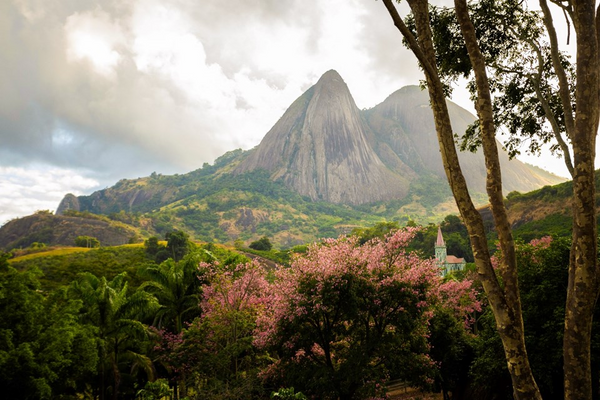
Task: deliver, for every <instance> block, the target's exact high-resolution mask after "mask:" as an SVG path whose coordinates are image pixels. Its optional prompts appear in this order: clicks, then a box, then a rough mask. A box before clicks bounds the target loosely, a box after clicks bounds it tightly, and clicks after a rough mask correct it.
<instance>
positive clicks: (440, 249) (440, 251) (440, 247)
mask: <svg viewBox="0 0 600 400" xmlns="http://www.w3.org/2000/svg"><path fill="white" fill-rule="evenodd" d="M447 257H448V255H447V253H446V244H445V243H444V237H443V236H442V228H441V226H439V225H438V234H437V240H436V241H435V258H436V259H437V260H438V262H439V264H440V267H442V268H445V266H446V265H445V264H446V258H447Z"/></svg>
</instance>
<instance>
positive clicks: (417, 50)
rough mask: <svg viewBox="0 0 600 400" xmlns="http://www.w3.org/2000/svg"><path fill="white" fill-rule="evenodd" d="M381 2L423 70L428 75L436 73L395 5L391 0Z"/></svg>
mask: <svg viewBox="0 0 600 400" xmlns="http://www.w3.org/2000/svg"><path fill="white" fill-rule="evenodd" d="M383 4H384V5H385V8H387V10H388V13H389V14H390V16H391V17H392V21H394V26H396V28H398V30H399V31H400V33H401V34H402V36H403V37H404V39H406V41H407V42H408V46H409V48H410V50H411V51H412V52H413V54H414V55H415V56H416V57H417V60H419V63H420V64H421V66H422V67H423V70H424V71H425V72H426V73H427V74H428V75H430V76H435V75H437V70H435V66H432V65H431V64H430V63H429V62H428V61H427V58H426V57H425V54H424V53H423V50H422V49H421V46H419V42H418V41H417V39H416V38H415V37H414V35H413V34H412V32H411V31H410V29H408V27H407V26H406V24H405V23H404V21H403V20H402V17H400V14H398V10H396V6H394V4H393V3H392V0H383Z"/></svg>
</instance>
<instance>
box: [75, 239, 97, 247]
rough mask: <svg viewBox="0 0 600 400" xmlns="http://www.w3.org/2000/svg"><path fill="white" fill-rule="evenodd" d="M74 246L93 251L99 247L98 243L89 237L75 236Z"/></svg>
mask: <svg viewBox="0 0 600 400" xmlns="http://www.w3.org/2000/svg"><path fill="white" fill-rule="evenodd" d="M75 246H77V247H87V248H90V249H94V248H96V247H100V241H99V240H98V239H96V238H95V237H91V236H77V237H76V238H75Z"/></svg>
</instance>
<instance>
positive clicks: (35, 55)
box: [0, 0, 564, 225]
mask: <svg viewBox="0 0 600 400" xmlns="http://www.w3.org/2000/svg"><path fill="white" fill-rule="evenodd" d="M329 69H335V70H337V71H338V72H339V73H340V74H341V75H342V77H343V78H344V80H345V81H346V83H347V84H348V86H349V88H350V90H351V92H352V94H353V96H354V98H355V100H356V103H357V105H358V107H359V108H364V107H372V106H374V105H376V104H377V103H379V102H381V101H383V100H384V99H385V97H387V96H388V95H389V94H391V93H392V92H393V91H395V90H397V89H399V88H400V87H402V86H404V85H407V84H416V83H418V81H419V79H421V78H422V75H421V73H420V71H419V70H418V68H417V65H416V61H415V59H414V57H412V55H411V54H410V53H409V52H408V51H407V50H405V49H404V48H403V47H402V45H401V41H400V36H399V33H398V32H397V31H396V30H395V28H394V27H393V25H392V24H391V20H390V17H389V16H388V15H387V12H386V10H385V8H384V6H383V3H382V2H381V1H376V0H229V1H222V0H199V1H198V0H3V1H1V2H0V225H1V224H2V223H4V222H5V221H7V220H8V219H10V218H14V217H17V216H24V215H28V214H31V213H33V212H34V211H36V210H40V209H50V210H54V209H55V208H56V206H57V205H58V202H59V201H60V199H61V198H62V197H63V196H64V194H66V193H68V192H71V193H75V194H88V193H91V192H92V191H93V190H97V189H101V188H104V187H107V186H111V185H113V184H114V183H115V182H116V181H118V180H119V179H121V178H136V177H139V176H147V175H149V174H150V173H152V172H153V171H156V172H159V173H163V174H172V173H185V172H188V171H191V170H193V169H196V168H199V167H200V166H201V165H202V164H203V163H204V162H209V163H212V162H213V161H214V159H215V158H216V157H218V156H220V155H222V154H223V153H224V152H226V151H229V150H233V149H236V148H243V149H249V148H252V147H254V146H255V145H257V144H258V143H259V142H260V140H261V139H262V137H263V136H264V134H265V133H266V132H267V131H268V130H269V128H270V127H271V126H272V125H273V124H274V123H275V122H276V121H277V119H278V118H279V117H280V116H281V114H282V113H283V112H284V111H285V109H286V108H287V106H288V105H290V103H291V102H292V101H293V100H294V99H296V98H297V97H298V96H299V95H301V94H302V93H303V92H304V91H305V90H306V89H308V88H309V87H310V86H311V85H312V84H314V83H315V82H316V80H318V78H319V77H320V76H321V75H322V74H323V73H324V72H325V71H327V70H329ZM455 100H456V101H457V102H459V104H461V105H463V106H465V107H466V108H469V109H471V108H472V107H471V106H470V105H469V102H468V99H467V97H466V96H464V90H458V91H457V92H456V98H455ZM528 161H529V162H533V161H535V162H536V163H537V164H540V165H541V166H543V167H546V168H552V166H553V165H561V164H562V162H556V161H555V160H552V159H542V160H538V161H536V160H528ZM556 172H559V173H561V174H564V171H562V170H560V169H559V170H556Z"/></svg>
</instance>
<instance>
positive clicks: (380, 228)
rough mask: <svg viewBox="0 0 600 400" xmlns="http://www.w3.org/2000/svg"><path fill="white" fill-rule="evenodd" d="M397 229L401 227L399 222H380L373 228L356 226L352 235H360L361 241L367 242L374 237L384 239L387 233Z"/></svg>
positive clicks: (361, 242) (362, 242)
mask: <svg viewBox="0 0 600 400" xmlns="http://www.w3.org/2000/svg"><path fill="white" fill-rule="evenodd" d="M397 229H400V226H399V225H398V223H397V222H378V223H377V224H375V225H374V226H373V227H371V228H354V229H352V232H351V235H355V236H358V237H359V238H360V239H359V243H360V244H365V243H366V242H368V241H369V240H371V239H374V238H379V239H383V238H384V237H385V236H386V235H388V234H389V233H391V232H393V231H395V230H397Z"/></svg>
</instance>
